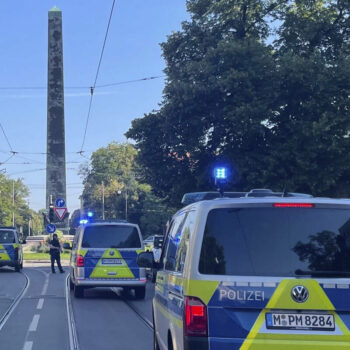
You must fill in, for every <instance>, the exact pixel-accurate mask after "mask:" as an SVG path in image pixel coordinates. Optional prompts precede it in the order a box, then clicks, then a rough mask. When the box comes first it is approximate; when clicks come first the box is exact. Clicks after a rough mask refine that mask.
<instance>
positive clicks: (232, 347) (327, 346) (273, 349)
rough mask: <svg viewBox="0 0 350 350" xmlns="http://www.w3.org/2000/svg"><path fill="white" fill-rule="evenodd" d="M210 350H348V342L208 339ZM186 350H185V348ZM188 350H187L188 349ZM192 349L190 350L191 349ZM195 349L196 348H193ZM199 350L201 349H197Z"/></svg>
mask: <svg viewBox="0 0 350 350" xmlns="http://www.w3.org/2000/svg"><path fill="white" fill-rule="evenodd" d="M209 344H210V350H239V349H241V346H242V345H243V344H244V346H245V347H244V349H248V348H249V349H251V350H281V349H283V350H295V349H308V350H338V349H339V350H340V349H342V350H345V349H349V342H346V341H327V340H323V339H322V337H320V340H282V339H281V340H271V339H227V338H209ZM185 349H186V348H185ZM188 349H189V348H188ZM191 349H192V348H191ZM193 349H196V348H193ZM198 349H201V348H198Z"/></svg>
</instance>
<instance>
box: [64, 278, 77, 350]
mask: <svg viewBox="0 0 350 350" xmlns="http://www.w3.org/2000/svg"><path fill="white" fill-rule="evenodd" d="M69 278H70V275H69V274H68V275H67V278H66V288H65V291H66V293H65V294H66V308H67V317H68V330H69V344H70V350H79V349H80V348H79V341H78V335H77V329H76V325H75V319H74V313H73V307H72V300H71V293H70V286H69Z"/></svg>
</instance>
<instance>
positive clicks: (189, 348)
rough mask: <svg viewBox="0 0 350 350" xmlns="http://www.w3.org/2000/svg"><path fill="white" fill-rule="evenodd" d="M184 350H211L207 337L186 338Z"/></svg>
mask: <svg viewBox="0 0 350 350" xmlns="http://www.w3.org/2000/svg"><path fill="white" fill-rule="evenodd" d="M184 350H209V341H208V338H207V337H186V336H185V337H184ZM231 350H232V349H231Z"/></svg>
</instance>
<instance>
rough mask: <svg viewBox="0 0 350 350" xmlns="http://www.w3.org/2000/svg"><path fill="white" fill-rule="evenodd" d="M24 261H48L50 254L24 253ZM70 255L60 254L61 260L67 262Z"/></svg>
mask: <svg viewBox="0 0 350 350" xmlns="http://www.w3.org/2000/svg"><path fill="white" fill-rule="evenodd" d="M23 259H24V260H50V254H48V253H24V254H23ZM69 259H70V253H64V254H61V260H69Z"/></svg>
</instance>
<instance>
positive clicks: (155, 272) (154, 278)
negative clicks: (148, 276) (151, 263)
mask: <svg viewBox="0 0 350 350" xmlns="http://www.w3.org/2000/svg"><path fill="white" fill-rule="evenodd" d="M156 280H157V271H152V283H156Z"/></svg>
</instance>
